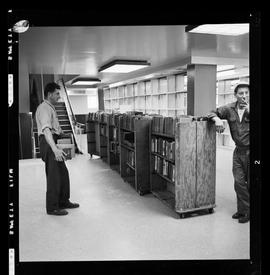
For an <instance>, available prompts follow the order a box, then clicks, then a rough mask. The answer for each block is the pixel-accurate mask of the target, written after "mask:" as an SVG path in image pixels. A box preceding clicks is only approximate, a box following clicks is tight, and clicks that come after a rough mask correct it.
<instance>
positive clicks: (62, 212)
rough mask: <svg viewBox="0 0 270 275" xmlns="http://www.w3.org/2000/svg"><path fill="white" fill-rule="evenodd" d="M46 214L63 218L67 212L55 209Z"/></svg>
mask: <svg viewBox="0 0 270 275" xmlns="http://www.w3.org/2000/svg"><path fill="white" fill-rule="evenodd" d="M47 214H48V215H55V216H64V215H67V214H68V212H67V211H66V210H64V209H55V210H51V211H47Z"/></svg>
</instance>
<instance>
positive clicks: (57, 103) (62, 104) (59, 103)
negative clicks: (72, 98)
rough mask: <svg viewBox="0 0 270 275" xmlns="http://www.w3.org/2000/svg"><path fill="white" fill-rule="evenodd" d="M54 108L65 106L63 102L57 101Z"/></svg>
mask: <svg viewBox="0 0 270 275" xmlns="http://www.w3.org/2000/svg"><path fill="white" fill-rule="evenodd" d="M55 106H65V102H62V101H58V102H56V104H55Z"/></svg>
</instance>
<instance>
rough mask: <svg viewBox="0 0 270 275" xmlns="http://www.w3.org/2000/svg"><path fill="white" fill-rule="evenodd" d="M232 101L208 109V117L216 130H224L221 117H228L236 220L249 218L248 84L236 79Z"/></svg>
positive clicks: (246, 220)
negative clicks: (233, 99) (234, 99)
mask: <svg viewBox="0 0 270 275" xmlns="http://www.w3.org/2000/svg"><path fill="white" fill-rule="evenodd" d="M234 95H235V97H236V99H237V101H236V102H233V103H230V104H227V105H224V106H221V107H219V108H217V109H216V110H215V111H212V112H211V113H210V114H209V115H208V118H209V119H211V120H213V121H214V122H215V124H216V129H217V132H219V133H222V132H223V131H224V126H223V122H222V120H221V119H226V120H227V121H228V124H229V127H230V132H231V136H232V139H233V141H234V142H235V145H236V147H235V149H234V152H233V176H234V189H235V192H236V197H237V212H236V213H235V214H233V216H232V218H233V219H238V221H239V222H240V223H246V222H248V221H249V215H250V211H249V208H250V207H249V84H247V83H240V84H238V85H237V86H236V87H235V89H234Z"/></svg>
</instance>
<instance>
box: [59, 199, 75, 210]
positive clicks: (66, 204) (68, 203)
mask: <svg viewBox="0 0 270 275" xmlns="http://www.w3.org/2000/svg"><path fill="white" fill-rule="evenodd" d="M79 206H80V205H79V204H78V203H73V202H70V201H69V202H67V203H65V204H60V209H64V208H78V207H79Z"/></svg>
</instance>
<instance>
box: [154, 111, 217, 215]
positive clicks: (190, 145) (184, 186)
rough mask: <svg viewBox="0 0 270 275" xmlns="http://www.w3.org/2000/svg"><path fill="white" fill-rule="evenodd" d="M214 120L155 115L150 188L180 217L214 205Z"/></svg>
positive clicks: (209, 208)
mask: <svg viewBox="0 0 270 275" xmlns="http://www.w3.org/2000/svg"><path fill="white" fill-rule="evenodd" d="M215 138H216V134H215V126H214V123H211V122H207V121H196V120H194V118H191V117H188V116H182V117H179V118H172V117H153V119H152V123H151V127H150V148H151V151H150V152H151V153H150V154H151V156H150V190H151V192H152V194H153V195H154V196H155V197H157V198H158V199H159V200H161V201H162V202H163V203H164V204H165V205H167V206H168V207H170V208H171V209H173V210H174V211H175V212H176V213H177V214H178V215H179V217H180V218H183V217H185V215H186V214H187V213H197V212H199V211H201V210H208V213H212V212H213V208H214V207H215V167H216V151H215V150H216V144H215V142H216V139H215Z"/></svg>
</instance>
